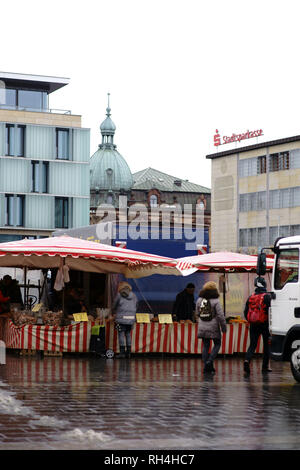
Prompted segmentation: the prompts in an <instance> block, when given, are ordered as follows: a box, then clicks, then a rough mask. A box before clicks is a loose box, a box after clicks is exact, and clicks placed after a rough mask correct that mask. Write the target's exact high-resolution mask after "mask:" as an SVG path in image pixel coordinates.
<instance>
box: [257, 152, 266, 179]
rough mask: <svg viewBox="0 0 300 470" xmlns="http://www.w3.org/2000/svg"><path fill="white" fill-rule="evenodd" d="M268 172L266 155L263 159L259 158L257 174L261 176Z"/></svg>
mask: <svg viewBox="0 0 300 470" xmlns="http://www.w3.org/2000/svg"><path fill="white" fill-rule="evenodd" d="M266 171H267V157H266V155H264V156H263V157H258V158H257V174H258V175H261V174H262V173H266Z"/></svg>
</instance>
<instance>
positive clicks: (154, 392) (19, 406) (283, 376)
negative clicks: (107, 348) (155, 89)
mask: <svg viewBox="0 0 300 470" xmlns="http://www.w3.org/2000/svg"><path fill="white" fill-rule="evenodd" d="M215 367H216V374H215V375H213V376H210V375H209V376H207V375H205V374H203V366H202V363H201V358H200V357H194V356H193V357H174V356H173V357H146V356H144V357H141V356H137V357H133V358H132V359H131V360H125V359H110V360H107V359H96V358H91V357H87V356H86V357H82V356H76V357H63V358H56V357H46V358H44V359H42V358H40V357H38V356H37V357H18V356H16V355H8V356H7V361H6V365H2V366H0V449H1V450H3V449H8V450H9V449H165V450H166V449H299V445H300V438H299V435H300V413H299V410H300V384H297V383H296V382H295V381H294V379H293V377H292V375H291V372H290V368H289V364H288V363H279V362H275V363H274V362H273V363H272V368H273V372H272V373H270V374H262V373H261V359H260V358H256V359H254V361H253V364H252V372H251V375H250V376H249V377H245V376H244V372H243V358H242V357H235V356H234V357H226V358H220V359H218V360H217V361H216V365H215Z"/></svg>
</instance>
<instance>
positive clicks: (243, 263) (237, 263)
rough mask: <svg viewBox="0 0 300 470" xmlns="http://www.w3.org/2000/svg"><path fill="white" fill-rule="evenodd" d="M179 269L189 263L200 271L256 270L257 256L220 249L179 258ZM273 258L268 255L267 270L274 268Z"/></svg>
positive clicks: (184, 267)
mask: <svg viewBox="0 0 300 470" xmlns="http://www.w3.org/2000/svg"><path fill="white" fill-rule="evenodd" d="M177 261H178V262H179V264H178V268H179V269H188V264H192V265H194V266H196V267H197V269H198V270H199V271H228V272H243V271H248V272H255V271H256V265H257V256H252V255H244V254H242V253H232V252H230V251H220V252H217V253H208V254H203V255H197V256H188V257H185V258H179V259H178V260H177ZM273 262H274V261H273V259H272V258H268V257H267V271H271V270H272V268H273Z"/></svg>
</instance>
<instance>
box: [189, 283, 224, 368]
mask: <svg viewBox="0 0 300 470" xmlns="http://www.w3.org/2000/svg"><path fill="white" fill-rule="evenodd" d="M219 296H220V294H219V291H218V288H217V284H216V283H215V282H211V281H210V282H207V283H206V284H204V286H203V288H202V290H201V291H200V293H199V298H198V300H197V302H196V316H197V317H198V334H197V336H198V338H202V341H203V350H202V360H203V363H204V372H213V373H214V372H215V368H214V366H213V361H214V360H215V359H216V357H217V354H218V352H219V350H220V347H221V331H222V333H226V330H227V326H226V321H225V316H224V313H223V310H222V307H221V304H220V301H219ZM211 340H212V341H213V348H212V351H211V353H210V354H209V348H210V342H211Z"/></svg>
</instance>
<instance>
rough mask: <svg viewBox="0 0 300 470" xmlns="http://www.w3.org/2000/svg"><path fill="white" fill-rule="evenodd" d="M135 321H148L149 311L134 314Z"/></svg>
mask: <svg viewBox="0 0 300 470" xmlns="http://www.w3.org/2000/svg"><path fill="white" fill-rule="evenodd" d="M136 322H137V323H150V315H149V313H137V314H136Z"/></svg>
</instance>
